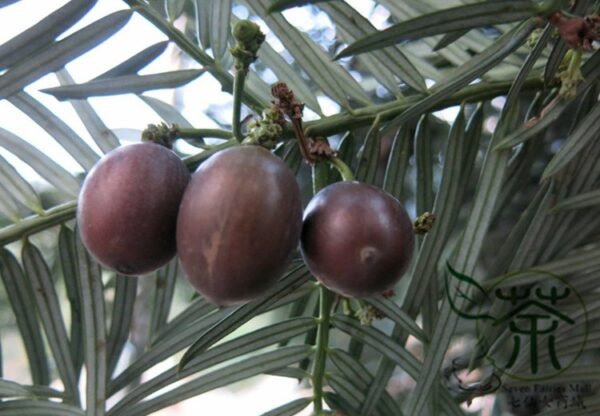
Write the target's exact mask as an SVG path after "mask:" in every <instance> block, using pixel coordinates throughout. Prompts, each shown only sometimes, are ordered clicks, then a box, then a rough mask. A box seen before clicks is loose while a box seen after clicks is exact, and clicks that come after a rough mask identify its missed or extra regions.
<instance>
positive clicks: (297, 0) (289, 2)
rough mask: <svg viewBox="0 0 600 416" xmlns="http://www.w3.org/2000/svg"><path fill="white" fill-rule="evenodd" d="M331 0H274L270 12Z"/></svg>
mask: <svg viewBox="0 0 600 416" xmlns="http://www.w3.org/2000/svg"><path fill="white" fill-rule="evenodd" d="M326 1H331V0H274V1H273V4H271V5H270V6H269V9H268V12H269V13H276V12H282V11H284V10H287V9H291V8H292V7H300V6H306V5H308V4H316V3H323V2H326Z"/></svg>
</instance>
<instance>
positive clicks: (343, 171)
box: [327, 156, 354, 181]
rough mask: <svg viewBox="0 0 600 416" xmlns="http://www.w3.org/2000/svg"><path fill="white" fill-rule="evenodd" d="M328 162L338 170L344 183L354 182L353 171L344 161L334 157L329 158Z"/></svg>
mask: <svg viewBox="0 0 600 416" xmlns="http://www.w3.org/2000/svg"><path fill="white" fill-rule="evenodd" d="M327 161H328V162H329V163H330V164H331V165H332V166H333V167H334V168H336V169H337V171H338V172H339V173H340V176H341V177H342V180H343V181H353V180H354V173H352V170H351V169H350V167H349V166H348V165H347V164H346V163H344V161H343V160H342V159H340V158H339V157H337V156H332V157H330V158H327Z"/></svg>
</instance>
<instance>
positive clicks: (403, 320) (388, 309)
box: [365, 295, 427, 342]
mask: <svg viewBox="0 0 600 416" xmlns="http://www.w3.org/2000/svg"><path fill="white" fill-rule="evenodd" d="M365 301H366V302H368V303H370V304H371V305H373V307H374V308H375V309H377V310H378V311H380V312H381V313H383V315H384V316H385V317H386V318H389V319H391V320H392V321H394V323H395V324H396V325H398V326H399V327H401V328H402V329H403V330H404V331H406V332H407V333H408V334H410V335H412V336H414V337H415V338H416V339H418V340H419V341H421V342H427V335H426V334H425V333H424V332H423V330H422V329H421V328H420V327H419V326H418V325H417V324H416V323H415V321H414V319H412V318H411V317H410V316H409V315H408V314H407V313H406V312H404V311H403V310H402V309H401V308H400V307H399V306H398V305H396V303H394V301H393V300H391V299H388V298H386V297H385V296H382V295H376V296H373V297H370V298H366V299H365Z"/></svg>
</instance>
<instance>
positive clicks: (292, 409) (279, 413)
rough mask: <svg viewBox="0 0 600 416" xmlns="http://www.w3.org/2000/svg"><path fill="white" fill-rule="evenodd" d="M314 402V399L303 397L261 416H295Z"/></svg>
mask: <svg viewBox="0 0 600 416" xmlns="http://www.w3.org/2000/svg"><path fill="white" fill-rule="evenodd" d="M311 402H312V398H310V397H303V398H301V399H296V400H292V401H291V402H289V403H286V404H283V405H281V406H279V407H276V408H275V409H273V410H269V411H268V412H266V413H263V414H262V415H261V416H294V415H296V414H298V413H299V412H300V411H301V410H302V409H304V408H305V407H306V406H308V405H309V404H310V403H311Z"/></svg>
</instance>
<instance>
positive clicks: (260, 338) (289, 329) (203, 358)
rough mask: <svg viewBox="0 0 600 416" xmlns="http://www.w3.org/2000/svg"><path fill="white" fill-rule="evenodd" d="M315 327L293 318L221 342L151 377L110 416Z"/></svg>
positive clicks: (134, 390) (313, 322)
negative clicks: (178, 366)
mask: <svg viewBox="0 0 600 416" xmlns="http://www.w3.org/2000/svg"><path fill="white" fill-rule="evenodd" d="M315 326H316V321H315V319H314V318H309V317H305V318H296V319H290V320H286V321H283V322H279V323H276V324H273V325H270V326H267V327H265V328H262V329H258V330H256V331H254V332H251V333H249V334H245V335H242V336H239V337H237V338H235V339H232V340H230V341H227V342H224V343H222V344H219V345H217V346H215V347H213V348H211V349H209V350H207V351H205V352H204V353H202V354H200V355H199V356H197V357H196V358H195V359H193V360H192V361H191V362H190V363H189V365H188V366H187V367H186V368H185V369H184V370H183V371H180V372H177V369H176V367H171V368H169V369H168V370H166V371H163V372H162V373H160V374H158V375H156V376H154V377H153V378H152V379H151V380H148V381H146V382H144V383H142V384H140V385H139V386H137V387H135V388H134V389H132V390H130V391H129V392H128V393H127V395H126V396H125V397H124V398H123V399H121V401H119V402H118V403H117V404H116V405H115V406H114V407H113V408H112V409H111V411H110V412H109V415H112V414H119V413H120V412H123V411H125V410H126V409H128V408H130V407H131V406H133V405H134V404H135V403H137V402H139V401H141V400H142V399H144V398H146V397H148V396H150V395H152V394H154V393H156V392H158V391H159V390H161V389H163V388H165V387H166V386H169V385H171V384H173V383H177V382H178V381H179V380H181V379H182V378H184V377H188V376H190V375H193V374H195V373H198V372H200V371H202V370H205V369H207V368H211V367H214V366H216V365H218V364H221V363H223V362H225V361H228V360H231V359H236V358H239V357H241V356H243V355H245V354H248V353H251V352H254V351H257V350H260V349H262V348H265V347H268V346H269V345H273V344H276V343H278V342H280V341H282V340H289V339H291V338H293V337H296V336H298V335H301V334H303V333H305V332H306V331H308V330H310V329H311V328H313V327H315Z"/></svg>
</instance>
